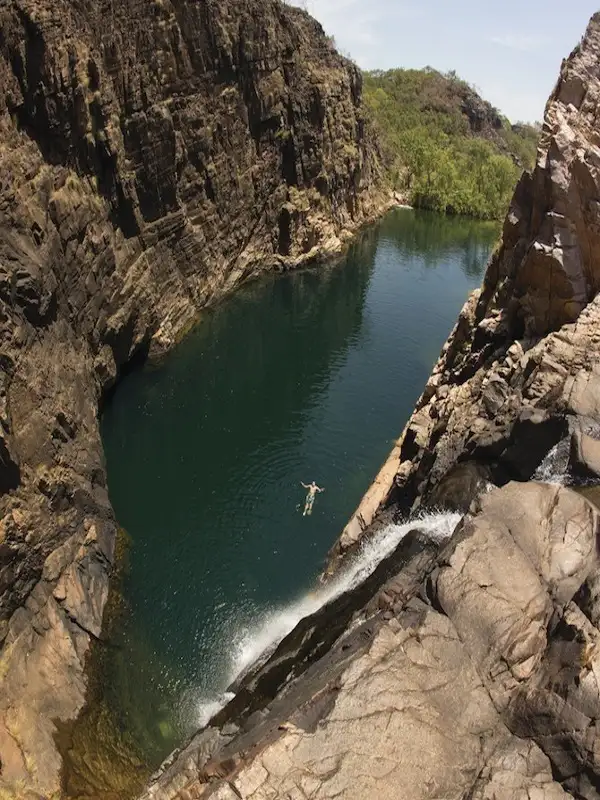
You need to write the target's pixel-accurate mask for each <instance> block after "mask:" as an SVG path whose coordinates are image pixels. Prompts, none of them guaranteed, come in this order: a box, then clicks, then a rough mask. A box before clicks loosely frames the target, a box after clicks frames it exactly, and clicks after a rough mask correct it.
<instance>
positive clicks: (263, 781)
mask: <svg viewBox="0 0 600 800" xmlns="http://www.w3.org/2000/svg"><path fill="white" fill-rule="evenodd" d="M599 102H600V15H597V16H595V17H594V18H593V19H592V20H591V22H590V26H589V28H588V30H587V32H586V34H585V37H584V39H583V41H582V43H581V45H580V46H579V47H578V48H576V50H575V51H574V52H573V54H572V55H571V56H570V58H569V59H567V60H566V61H565V62H564V64H563V66H562V69H561V73H560V77H559V80H558V83H557V85H556V88H555V90H554V92H553V94H552V96H551V98H550V100H549V102H548V105H547V107H546V115H545V121H544V127H543V132H542V138H541V142H540V146H539V149H538V156H537V162H536V166H535V168H534V170H533V173H532V174H527V173H525V174H524V176H523V178H522V179H521V181H520V182H519V185H518V186H517V189H516V191H515V195H514V198H513V200H512V203H511V207H510V210H509V213H508V216H507V218H506V221H505V224H504V229H503V234H502V240H501V242H500V245H499V246H498V248H497V249H496V251H495V253H494V254H493V256H492V258H491V260H490V263H489V265H488V269H487V273H486V276H485V279H484V282H483V287H482V289H481V290H480V291H476V292H475V293H474V294H473V295H472V296H471V298H470V299H469V301H468V302H467V303H466V305H465V307H464V308H463V311H462V312H461V314H460V317H459V320H458V323H457V325H456V327H455V329H454V331H453V332H452V334H451V336H450V338H449V340H448V342H447V344H446V345H445V346H444V349H443V351H442V355H441V357H440V359H439V361H438V363H437V365H436V366H435V368H434V371H433V374H432V376H431V378H430V379H429V381H428V382H427V385H426V387H425V390H424V393H423V395H422V397H421V398H420V400H419V401H418V403H417V406H416V409H415V411H414V413H413V415H412V416H411V418H410V420H409V422H408V424H407V426H406V428H405V431H404V433H403V435H402V437H401V438H400V440H399V441H398V443H397V445H396V447H395V448H394V450H393V452H392V454H391V456H390V459H389V460H388V462H387V463H386V465H385V466H384V468H383V469H382V471H381V473H380V475H379V476H378V479H377V480H376V482H375V483H374V485H373V487H372V488H371V490H370V491H369V493H368V494H367V496H366V497H365V499H364V501H363V503H362V504H361V506H360V507H359V509H358V511H357V513H356V514H355V516H354V517H353V518H352V520H351V521H350V523H349V524H348V525H347V527H346V529H345V530H344V533H343V535H342V537H341V538H340V540H339V542H338V543H337V545H336V546H335V547H334V548H333V550H332V552H331V559H330V565H329V572H330V573H335V575H336V576H340V575H344V574H345V572H346V571H348V570H350V572H352V570H353V569H354V567H353V565H355V564H357V563H361V561H362V560H363V559H364V557H365V552H369V551H372V549H373V548H375V549H378V550H379V552H380V555H381V556H382V557H383V558H382V560H381V561H380V562H379V564H378V565H377V566H374V565H372V567H373V566H374V568H372V571H371V572H370V574H369V575H368V577H366V579H365V580H363V581H362V582H361V583H359V584H358V585H357V586H354V585H352V583H351V582H350V583H344V581H343V580H342V581H341V584H342V589H343V590H342V591H341V593H340V594H339V595H336V596H333V597H331V596H328V597H325V598H324V599H325V601H326V602H325V603H324V605H323V607H322V608H321V609H320V610H319V611H317V612H316V613H315V614H313V615H311V616H309V617H307V618H305V619H304V620H303V621H302V622H300V623H299V624H298V625H297V626H296V628H295V629H294V631H293V632H292V633H290V635H289V636H288V637H287V638H285V639H284V640H283V641H282V642H281V643H280V644H279V646H278V647H277V648H276V649H275V650H274V652H272V653H270V654H267V658H266V661H264V662H263V663H260V662H258V663H257V665H256V666H255V667H254V668H253V669H250V670H249V671H248V672H246V674H244V675H243V676H242V677H241V679H240V680H238V681H237V682H236V683H235V684H234V685H233V686H232V687H231V688H232V691H233V692H235V696H234V697H233V698H232V699H231V701H230V702H229V704H228V705H227V706H226V707H225V708H224V709H223V710H222V711H220V712H219V713H218V714H217V715H216V716H215V717H214V718H213V719H212V721H211V722H210V723H209V725H208V726H207V727H206V728H205V729H204V730H202V731H200V732H199V733H198V734H197V736H196V737H195V738H194V739H192V741H191V742H190V743H189V745H188V746H187V747H186V748H185V749H183V750H182V752H181V753H179V754H175V755H174V757H173V759H172V760H171V761H170V762H168V763H166V764H165V765H164V768H163V770H162V771H161V773H160V774H159V775H158V776H157V777H156V778H155V780H154V782H153V783H152V784H151V786H150V787H149V788H148V790H147V792H146V793H145V795H144V800H150V798H160V800H167V799H168V800H171V799H172V798H185V799H186V800H187V799H188V798H193V797H214V798H220V800H239V798H251V799H252V800H263V799H265V800H266V798H277V797H293V798H308V797H311V798H334V797H335V798H338V797H347V798H358V797H360V798H363V797H378V798H397V797H407V798H408V797H410V798H431V797H438V798H440V797H444V798H446V797H457V798H458V797H460V798H471V799H475V798H476V799H477V800H484V799H485V800H489V799H490V798H495V799H496V800H499V799H500V798H502V800H520V799H521V798H534V797H535V798H546V799H547V800H550V798H552V800H559V799H560V798H567V797H573V798H586V800H588V798H589V800H592V798H598V797H599V796H600V750H599V748H598V742H599V741H600V738H599V737H598V724H599V722H598V720H599V719H600V677H599V676H600V661H599V659H600V655H599V654H600V648H599V647H598V641H599V638H600V631H599V628H598V622H599V619H600V617H599V613H598V597H599V591H598V586H599V583H598V581H599V576H600V569H599V559H598V557H599V542H600V540H599V535H600V518H599V516H598V514H599V512H598V506H597V502H598V491H597V488H596V486H597V481H598V477H599V475H600V470H599V468H600V461H599V460H598V451H599V448H600V444H599V439H600V416H599V415H600V395H599V392H600V382H599V378H598V375H599V374H600V366H599V363H598V343H599V341H600V333H599V320H598V300H597V289H598V280H599V279H600V278H599V276H600V272H599V270H598V265H597V253H598V244H599V242H598V241H597V239H598V231H599V230H600V217H599V208H600V207H599V206H598V198H599V197H600V169H599V161H598V154H599V152H600V151H599V150H598V134H597V123H596V118H597V109H598V103H599ZM569 487H570V488H569ZM436 508H444V509H445V510H446V517H444V519H445V520H446V522H447V523H449V524H450V525H451V526H452V527H453V526H454V521H453V520H452V519H451V518H449V517H448V516H447V515H448V514H449V513H452V512H453V513H455V514H456V515H457V518H460V517H462V520H461V521H460V523H459V524H458V525H457V526H456V529H455V531H454V533H453V534H452V536H451V537H450V539H449V541H448V542H447V544H445V545H444V546H442V547H441V549H440V547H439V540H440V536H439V524H440V519H439V518H432V517H431V513H432V510H433V509H436ZM407 519H408V520H409V521H408V522H406V520H407ZM411 520H412V521H411ZM436 520H437V521H436ZM436 531H438V535H432V534H435V533H436ZM394 532H395V533H394ZM390 538H391V540H392V544H391V546H390ZM441 538H442V540H443V537H441ZM397 542H399V543H397ZM365 548H366V550H365ZM330 580H333V582H334V585H335V584H336V583H337V584H338V585H339V581H340V579H339V577H333V578H331V579H330ZM326 585H327V584H326Z"/></svg>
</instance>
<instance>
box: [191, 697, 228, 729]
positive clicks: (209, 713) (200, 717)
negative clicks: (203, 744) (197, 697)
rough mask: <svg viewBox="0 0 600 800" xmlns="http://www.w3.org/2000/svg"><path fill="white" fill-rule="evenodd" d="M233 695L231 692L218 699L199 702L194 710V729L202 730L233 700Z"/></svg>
mask: <svg viewBox="0 0 600 800" xmlns="http://www.w3.org/2000/svg"><path fill="white" fill-rule="evenodd" d="M234 697H235V695H234V694H233V693H232V692H223V694H221V695H219V697H217V698H215V699H214V700H201V701H200V702H199V705H198V707H197V709H196V711H197V713H196V720H195V728H204V727H205V726H206V725H208V723H209V722H210V721H211V719H212V718H213V717H214V716H215V714H218V713H219V711H220V710H221V709H222V708H225V706H226V705H227V703H228V702H229V701H230V700H233V698H234Z"/></svg>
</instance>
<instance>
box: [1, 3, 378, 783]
mask: <svg viewBox="0 0 600 800" xmlns="http://www.w3.org/2000/svg"><path fill="white" fill-rule="evenodd" d="M376 170H377V161H376V154H375V150H374V145H373V143H372V142H371V141H370V134H369V131H368V128H367V127H366V125H365V121H364V119H363V116H362V110H361V78H360V74H359V72H358V70H357V69H356V68H355V67H354V66H353V65H352V64H350V63H349V62H348V61H346V60H344V59H343V58H341V57H340V56H339V55H338V54H337V53H336V52H335V51H334V49H333V48H332V47H331V45H330V44H329V42H328V40H327V38H326V37H325V36H324V34H323V32H322V30H321V28H320V27H319V25H318V24H317V23H316V22H315V21H314V20H312V19H311V18H310V17H309V16H308V15H307V14H305V13H303V12H301V11H300V10H298V9H294V8H290V7H287V6H284V5H283V4H282V3H280V2H278V0H260V1H259V0H235V2H233V0H203V2H201V3H200V2H195V0H102V1H101V2H92V0H53V2H46V1H45V0H8V2H4V3H2V4H1V6H0V331H1V334H0V364H1V370H2V371H1V372H0V641H1V642H2V644H3V646H2V652H1V654H0V677H1V679H2V692H1V694H0V760H1V770H0V794H2V796H5V792H6V793H8V795H9V796H10V795H11V793H17V794H19V792H21V793H23V794H24V793H26V791H27V790H29V789H31V790H32V791H33V790H35V791H36V792H37V793H38V794H36V795H35V796H36V797H37V796H39V793H40V792H41V793H42V794H43V795H44V796H45V797H48V796H50V795H53V793H55V792H58V791H59V788H60V783H59V777H60V767H61V763H60V757H59V755H58V752H57V750H56V746H55V742H54V734H55V732H56V725H55V723H57V722H61V721H62V722H65V721H69V720H72V719H73V718H74V717H75V716H76V714H77V712H78V711H79V709H80V708H81V706H82V704H83V701H84V696H85V688H86V686H85V679H84V674H83V664H84V659H85V656H86V653H87V652H88V648H89V645H90V640H91V639H92V638H97V637H101V635H102V634H101V621H102V613H103V608H104V605H105V602H106V598H107V592H108V577H109V574H110V570H111V564H112V562H113V552H114V540H115V530H116V528H115V521H114V518H113V514H112V511H111V508H110V503H109V500H108V496H107V491H106V480H105V473H104V466H103V458H102V448H101V442H100V438H99V434H98V424H97V415H98V404H99V402H101V399H102V397H103V394H104V393H105V392H106V391H107V390H108V389H109V388H110V386H111V385H112V384H113V383H114V382H115V380H116V379H117V377H118V375H119V372H120V370H121V369H122V368H123V367H124V366H125V365H126V364H127V363H128V362H129V361H130V360H131V359H132V358H133V357H134V355H136V354H140V353H141V354H145V353H147V352H148V351H160V350H162V349H164V348H166V347H168V346H169V345H171V344H172V343H173V341H174V340H175V339H176V337H177V336H179V335H180V334H181V333H182V332H183V331H184V330H185V329H186V328H187V327H188V326H189V325H190V324H191V323H192V322H193V320H194V318H195V316H196V314H197V312H198V310H199V309H200V308H201V307H202V306H204V305H206V304H207V303H209V302H211V301H213V300H215V299H217V298H218V297H219V296H221V295H223V294H224V293H225V292H226V291H228V290H230V289H232V288H233V287H234V286H235V285H236V284H237V283H238V282H239V281H241V280H243V279H245V278H247V277H249V276H251V275H254V274H257V273H258V272H260V271H261V270H265V269H270V268H285V267H287V266H291V265H294V264H297V263H299V262H302V261H303V260H306V259H309V258H311V257H313V256H315V255H316V254H318V253H323V252H333V251H335V250H337V249H339V248H340V246H341V244H342V242H343V240H344V239H345V238H346V237H347V236H348V235H349V232H350V231H352V230H353V229H354V228H356V227H357V226H358V225H360V224H361V223H362V222H364V221H365V220H366V219H368V218H369V217H370V216H371V215H373V214H374V213H376V212H377V211H378V210H379V209H380V207H381V205H382V203H383V202H384V199H383V197H382V196H381V195H379V194H378V193H377V192H376V190H375V189H374V186H376V184H377V175H376ZM28 796H29V795H28ZM32 796H33V795H32Z"/></svg>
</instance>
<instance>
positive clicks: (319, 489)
mask: <svg viewBox="0 0 600 800" xmlns="http://www.w3.org/2000/svg"><path fill="white" fill-rule="evenodd" d="M324 491H325V489H321V488H320V486H317V492H324Z"/></svg>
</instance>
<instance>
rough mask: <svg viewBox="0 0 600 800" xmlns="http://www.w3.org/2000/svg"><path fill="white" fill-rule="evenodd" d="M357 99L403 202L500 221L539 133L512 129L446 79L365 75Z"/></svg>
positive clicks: (454, 79) (407, 73)
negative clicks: (361, 102) (371, 120)
mask: <svg viewBox="0 0 600 800" xmlns="http://www.w3.org/2000/svg"><path fill="white" fill-rule="evenodd" d="M364 96H365V102H366V105H367V108H368V109H369V111H370V113H371V115H372V117H373V118H374V120H375V123H376V125H377V127H378V128H379V130H380V135H381V139H382V143H383V148H384V157H385V161H386V165H387V168H388V172H389V177H390V181H391V182H392V184H393V187H394V188H395V189H396V190H398V191H400V192H402V193H403V194H405V195H406V197H407V199H408V201H409V202H411V203H412V204H413V205H415V206H418V207H422V208H429V209H434V210H436V211H440V212H444V213H449V214H465V215H469V216H473V217H480V218H484V219H497V218H500V217H502V216H503V215H504V214H505V213H506V209H507V207H508V203H509V201H510V197H511V194H512V191H513V189H514V186H515V184H516V182H517V180H518V178H519V176H520V174H521V171H522V170H523V169H531V168H532V167H533V164H534V161H535V153H536V147H537V140H538V137H539V128H537V127H535V126H532V125H527V124H524V123H520V124H517V125H511V124H510V122H509V121H508V120H507V119H506V118H505V117H502V116H501V115H500V114H499V112H498V111H497V110H496V109H495V108H493V106H491V105H490V104H489V103H487V102H486V101H485V100H483V99H482V98H481V97H480V96H479V94H478V93H477V92H476V91H475V90H474V89H473V88H472V87H471V86H469V84H467V83H466V82H465V81H463V80H461V79H460V78H459V77H458V76H457V75H456V73H455V72H453V71H452V72H449V73H447V74H442V73H440V72H437V71H436V70H434V69H432V68H431V67H426V68H425V69H423V70H403V69H396V70H390V71H388V72H382V71H374V72H367V73H365V75H364Z"/></svg>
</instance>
